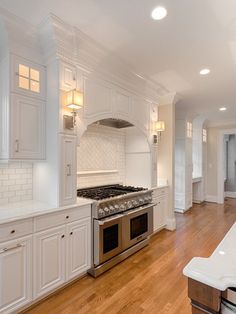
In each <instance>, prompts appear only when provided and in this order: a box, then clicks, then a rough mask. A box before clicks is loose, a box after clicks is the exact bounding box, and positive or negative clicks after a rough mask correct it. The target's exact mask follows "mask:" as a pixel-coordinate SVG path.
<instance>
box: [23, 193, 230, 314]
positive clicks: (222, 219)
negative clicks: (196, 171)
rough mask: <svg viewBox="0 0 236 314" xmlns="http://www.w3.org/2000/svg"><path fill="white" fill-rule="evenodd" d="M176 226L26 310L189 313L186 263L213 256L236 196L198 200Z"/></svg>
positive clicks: (62, 313) (36, 313)
mask: <svg viewBox="0 0 236 314" xmlns="http://www.w3.org/2000/svg"><path fill="white" fill-rule="evenodd" d="M176 218H177V230H176V231H175V232H170V231H166V230H163V231H161V232H160V233H158V234H157V235H155V236H153V237H152V239H151V243H150V245H149V246H148V247H145V248H144V249H143V250H141V251H139V252H137V253H136V254H135V255H133V256H131V257H129V258H128V259H127V260H125V261H124V262H122V263H120V264H119V265H117V266H116V267H114V268H112V269H111V270H109V271H108V272H106V273H104V274H103V275H102V276H100V277H98V278H96V279H94V278H92V277H90V276H86V277H84V278H82V279H81V280H79V281H77V282H75V283H74V284H72V285H71V286H68V287H67V288H65V289H64V290H62V291H60V292H59V293H57V294H55V295H53V296H52V297H50V298H48V299H47V300H45V301H44V302H42V303H40V304H38V305H37V306H35V307H34V308H31V309H29V310H28V311H25V312H24V313H27V314H45V313H47V314H77V313H79V314H84V313H94V314H101V313H104V314H105V313H106V314H126V313H127V314H143V313H148V314H149V313H150V314H152V313H153V314H154V313H155V314H157V313H158V314H166V313H168V314H172V313H173V314H188V313H191V309H190V304H189V300H188V297H187V279H186V278H185V277H184V276H183V275H182V270H183V268H184V266H185V265H186V264H187V263H188V262H189V261H190V260H191V259H192V257H194V256H202V257H208V256H209V255H210V254H211V253H212V251H214V250H215V248H216V246H217V245H218V244H219V242H220V241H221V240H222V239H223V237H224V236H225V234H226V232H227V231H228V230H229V229H230V227H231V226H232V225H233V223H234V222H235V221H236V200H234V199H227V200H226V203H225V205H217V204H213V203H205V204H202V205H194V206H193V208H192V209H191V210H190V211H189V212H187V213H186V214H184V215H182V214H176Z"/></svg>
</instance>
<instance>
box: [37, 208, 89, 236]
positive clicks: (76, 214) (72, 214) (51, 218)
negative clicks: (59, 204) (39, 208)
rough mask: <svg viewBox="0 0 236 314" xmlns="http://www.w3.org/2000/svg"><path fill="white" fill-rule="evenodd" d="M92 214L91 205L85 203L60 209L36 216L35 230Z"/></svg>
mask: <svg viewBox="0 0 236 314" xmlns="http://www.w3.org/2000/svg"><path fill="white" fill-rule="evenodd" d="M90 215H91V206H90V205H85V206H78V207H75V208H71V209H67V210H63V211H59V212H57V213H52V214H48V215H43V216H39V217H36V218H35V232H38V231H42V230H45V229H49V228H53V227H56V226H60V225H63V224H66V223H69V222H73V221H76V220H79V219H81V218H86V217H90Z"/></svg>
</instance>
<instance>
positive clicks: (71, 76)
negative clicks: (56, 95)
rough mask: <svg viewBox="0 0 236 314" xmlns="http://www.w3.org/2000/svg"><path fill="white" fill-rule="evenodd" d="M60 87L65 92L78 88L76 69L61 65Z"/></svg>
mask: <svg viewBox="0 0 236 314" xmlns="http://www.w3.org/2000/svg"><path fill="white" fill-rule="evenodd" d="M60 87H61V89H62V90H64V91H68V90H71V89H75V88H76V67H74V66H73V65H70V64H67V63H64V62H62V63H61V66H60Z"/></svg>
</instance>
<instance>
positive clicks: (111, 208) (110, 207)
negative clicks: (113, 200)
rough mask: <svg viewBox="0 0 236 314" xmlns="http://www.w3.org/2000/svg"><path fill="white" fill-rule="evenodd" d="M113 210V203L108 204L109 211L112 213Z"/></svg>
mask: <svg viewBox="0 0 236 314" xmlns="http://www.w3.org/2000/svg"><path fill="white" fill-rule="evenodd" d="M114 211H115V208H114V206H113V205H110V206H109V212H110V213H113V212H114Z"/></svg>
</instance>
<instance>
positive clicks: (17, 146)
mask: <svg viewBox="0 0 236 314" xmlns="http://www.w3.org/2000/svg"><path fill="white" fill-rule="evenodd" d="M15 153H19V140H15Z"/></svg>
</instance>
